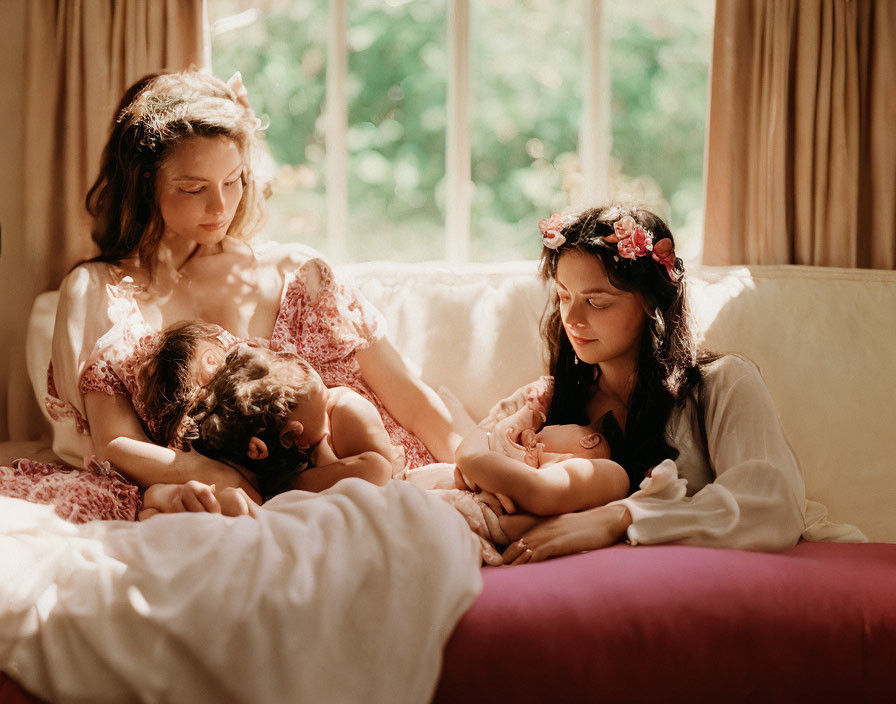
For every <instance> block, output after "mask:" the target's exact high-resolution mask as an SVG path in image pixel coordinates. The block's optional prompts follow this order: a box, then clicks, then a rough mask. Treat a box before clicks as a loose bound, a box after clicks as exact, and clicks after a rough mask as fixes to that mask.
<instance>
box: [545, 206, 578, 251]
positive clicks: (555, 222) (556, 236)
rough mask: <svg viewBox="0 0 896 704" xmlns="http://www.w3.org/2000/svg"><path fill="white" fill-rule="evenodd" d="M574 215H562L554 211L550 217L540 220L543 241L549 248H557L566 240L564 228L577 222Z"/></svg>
mask: <svg viewBox="0 0 896 704" xmlns="http://www.w3.org/2000/svg"><path fill="white" fill-rule="evenodd" d="M575 219H576V218H575V216H574V215H560V213H554V214H553V215H551V217H549V218H545V219H544V220H539V221H538V229H539V230H541V235H542V237H541V242H542V244H544V246H545V247H547V248H548V249H557V248H558V247H560V246H561V245H563V244H564V243H565V242H566V237H565V236H564V235H563V229H564V228H566V227H567V226H569V225H571V224H572V223H573V222H575Z"/></svg>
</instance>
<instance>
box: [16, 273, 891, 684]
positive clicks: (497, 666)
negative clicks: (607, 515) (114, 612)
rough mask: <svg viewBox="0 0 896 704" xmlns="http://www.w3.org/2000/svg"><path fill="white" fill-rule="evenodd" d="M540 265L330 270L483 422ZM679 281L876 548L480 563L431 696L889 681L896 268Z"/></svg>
mask: <svg viewBox="0 0 896 704" xmlns="http://www.w3.org/2000/svg"><path fill="white" fill-rule="evenodd" d="M535 268H536V265H535V263H534V262H511V263H505V264H500V265H457V266H453V265H447V264H441V263H438V264H431V263H423V264H411V265H408V264H398V263H384V262H376V263H365V264H353V265H346V266H342V267H340V268H339V272H340V273H341V275H343V276H345V277H351V278H352V279H354V281H355V282H356V284H357V285H358V286H359V287H360V289H361V290H362V291H363V292H364V293H365V294H366V296H367V297H368V298H369V299H370V300H371V301H372V302H373V303H374V304H375V305H376V306H377V307H378V308H379V309H380V310H381V311H382V313H383V315H384V316H385V318H386V321H387V323H388V328H389V335H390V337H391V339H392V341H393V342H394V343H395V345H396V346H397V347H398V349H400V350H401V351H402V352H403V353H404V355H405V356H406V358H407V359H408V360H409V361H410V362H411V363H412V364H413V365H415V366H416V367H417V368H418V370H419V372H420V373H421V374H422V377H423V378H424V379H425V380H426V381H427V382H428V383H429V384H431V385H432V386H433V387H436V388H438V387H439V386H442V385H444V386H447V387H448V388H449V389H450V390H452V391H453V392H454V393H455V394H456V395H457V396H458V397H459V398H460V399H461V401H462V402H463V403H464V405H465V406H466V408H467V410H468V411H469V412H470V414H471V415H472V416H473V417H474V418H480V417H482V416H484V415H485V414H486V413H487V411H488V409H489V408H490V407H491V405H492V404H493V403H494V402H495V401H497V400H498V399H500V398H502V397H504V396H506V395H508V394H510V393H511V392H512V391H513V390H514V389H516V388H517V387H519V386H520V385H522V384H524V383H526V382H528V381H531V380H533V379H535V378H537V377H538V376H539V375H540V374H542V373H544V368H543V362H542V349H541V343H540V339H539V335H538V322H539V318H540V315H541V312H542V310H543V307H544V302H545V297H546V294H547V290H546V287H545V285H544V284H543V283H542V282H540V281H539V280H538V279H537V277H536V275H535ZM689 277H690V296H691V303H692V310H693V313H694V316H695V318H696V321H697V323H698V326H699V328H700V329H701V330H702V331H703V332H704V333H705V341H706V345H707V346H708V347H710V348H712V349H714V350H716V351H720V352H726V351H737V352H740V353H742V354H745V355H746V356H748V357H750V358H751V359H753V360H754V361H755V362H756V363H757V364H758V365H759V367H760V369H761V370H762V373H763V375H764V377H765V380H766V383H767V384H768V387H769V389H770V391H771V394H772V397H773V398H774V401H775V403H776V405H777V408H778V411H779V414H780V417H781V420H782V422H783V425H784V427H785V430H786V432H787V435H788V437H789V439H790V442H791V444H792V445H793V448H794V450H795V452H796V454H797V456H798V457H799V459H800V463H801V466H802V469H803V472H804V475H805V480H806V485H807V495H808V496H809V498H811V499H815V500H817V501H820V502H822V503H824V504H825V505H826V506H827V507H828V509H829V517H830V518H831V520H833V521H837V522H845V523H852V524H854V525H856V526H858V527H859V528H860V529H861V530H862V531H863V532H864V533H865V534H866V535H867V536H868V538H869V540H870V541H871V542H872V543H879V544H878V545H836V544H819V545H813V544H801V545H798V546H797V547H796V548H795V549H794V550H792V551H790V552H789V553H785V554H783V555H759V554H753V553H740V552H737V551H732V550H709V549H705V548H688V547H683V546H657V547H645V546H638V547H629V546H624V545H620V546H617V547H615V548H611V549H609V550H604V551H598V552H597V553H590V554H587V555H578V556H571V557H568V558H562V559H560V560H554V561H550V562H547V563H544V564H541V565H531V566H528V567H524V568H513V569H509V568H508V569H504V568H485V569H484V571H483V575H484V582H485V589H484V591H483V593H482V595H481V596H480V598H479V600H478V601H477V602H476V603H475V604H474V606H473V607H472V608H471V610H470V611H469V612H468V613H467V615H466V616H465V617H464V618H463V619H462V620H461V622H460V624H459V626H458V628H457V630H456V631H455V634H454V636H453V638H452V639H451V641H450V642H449V644H448V648H447V650H446V662H445V668H444V671H443V676H442V681H441V683H440V687H439V690H438V693H437V695H436V700H437V701H457V700H464V701H493V700H494V697H495V696H497V695H501V696H502V697H504V698H506V697H513V698H514V700H515V701H544V700H557V701H561V700H576V699H580V698H588V699H591V698H597V697H599V696H602V697H604V698H606V700H608V701H618V700H621V699H631V700H643V698H644V697H654V698H657V697H659V699H660V700H663V701H721V700H725V701H787V700H789V701H794V700H808V699H812V700H813V701H836V700H838V699H839V700H842V701H846V700H847V699H849V700H855V701H860V700H865V701H876V700H877V697H878V695H881V693H882V692H884V691H886V688H888V687H889V686H890V685H889V674H887V673H889V671H890V669H891V666H892V658H893V653H894V652H896V592H894V590H893V589H892V584H894V583H896V546H892V545H882V544H880V543H896V471H894V470H896V467H894V464H896V460H894V458H896V429H894V427H893V423H892V421H891V418H892V405H893V398H894V396H896V393H894V392H896V353H894V350H896V272H880V271H859V270H845V269H822V268H810V267H795V266H787V267H749V268H747V267H732V268H713V267H703V268H699V267H694V268H692V269H691V270H690V272H689ZM54 310H55V294H54V293H47V294H43V295H42V296H41V297H39V298H38V299H37V301H36V302H35V304H34V310H33V313H32V318H31V326H30V330H29V335H28V365H29V374H30V376H31V379H32V382H33V385H34V388H35V391H36V394H37V396H38V398H41V397H42V396H43V393H44V392H45V372H46V365H47V356H48V349H49V342H50V337H51V333H52V323H53V314H54ZM887 585H889V586H887ZM812 609H815V610H814V611H813V610H812ZM819 609H820V611H819ZM813 614H816V615H813ZM817 614H821V615H817ZM673 617H674V618H673ZM670 618H671V619H673V620H671V621H670V620H669V619H670ZM583 624H584V625H583ZM602 629H603V630H602ZM607 629H609V630H607ZM626 629H628V630H626ZM605 631H606V632H605ZM648 636H649V637H648ZM835 654H836V662H835ZM726 655H728V656H730V657H726ZM735 656H736V657H735ZM645 663H650V665H649V666H648V665H645ZM596 664H600V666H599V667H597V669H596V670H595V669H594V667H595V666H596ZM645 668H646V669H645Z"/></svg>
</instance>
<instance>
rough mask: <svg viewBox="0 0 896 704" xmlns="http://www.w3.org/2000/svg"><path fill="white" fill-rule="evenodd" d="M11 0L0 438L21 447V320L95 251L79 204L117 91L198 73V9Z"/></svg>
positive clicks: (29, 433)
mask: <svg viewBox="0 0 896 704" xmlns="http://www.w3.org/2000/svg"><path fill="white" fill-rule="evenodd" d="M23 1H24V2H25V6H24V9H23V10H21V12H22V13H23V14H24V18H23V21H24V42H22V41H21V39H19V38H16V37H8V38H7V39H8V40H9V39H12V40H18V41H19V43H24V67H23V68H24V76H23V79H24V80H23V81H20V82H19V85H18V88H19V90H18V94H19V95H20V103H21V110H20V114H21V116H22V127H21V135H22V137H23V141H24V148H23V153H22V159H21V162H22V165H21V171H20V174H21V180H20V183H21V184H22V185H21V189H22V192H21V199H22V200H21V211H22V215H21V221H22V222H21V227H20V228H17V230H16V231H13V232H11V231H10V228H9V227H8V226H6V227H4V230H3V239H4V247H5V252H4V255H3V256H4V259H7V255H6V252H10V251H11V252H12V254H13V256H15V257H16V258H17V260H18V261H17V262H15V266H13V265H12V262H9V260H7V264H8V267H9V268H10V269H14V274H13V280H6V281H4V282H3V288H4V294H7V296H5V297H7V303H8V302H9V298H13V300H14V302H15V303H16V305H13V306H10V305H6V306H3V309H2V310H0V316H2V323H3V325H2V328H3V330H4V331H5V333H6V344H7V345H8V347H7V354H6V355H5V356H6V357H8V359H7V360H3V359H2V358H0V361H6V363H7V365H8V366H7V367H6V368H2V369H0V376H5V377H6V378H5V379H3V378H0V383H3V387H2V388H4V389H6V394H5V401H6V403H5V404H0V440H7V439H13V440H21V439H28V438H30V437H33V436H34V434H35V428H40V427H41V424H40V417H39V416H38V415H37V406H36V404H35V403H34V402H33V399H32V397H31V392H30V387H29V386H28V382H27V378H23V377H24V340H23V338H24V334H25V327H26V323H27V316H28V311H29V309H30V305H31V301H32V300H33V298H34V296H35V295H37V294H38V293H40V292H41V291H44V290H47V289H53V288H56V287H58V285H59V283H60V281H61V280H62V278H63V277H64V276H65V274H66V273H67V272H68V270H69V269H70V268H71V267H72V265H73V264H75V263H76V262H77V261H79V260H80V259H84V258H87V257H90V256H92V255H93V254H94V253H95V250H94V248H93V244H92V242H91V241H90V237H89V232H88V226H89V223H88V222H87V216H86V212H85V210H84V197H85V195H86V194H87V190H88V189H89V187H90V185H91V183H92V182H93V179H94V178H95V177H96V175H97V169H98V167H99V159H100V153H101V152H102V148H103V145H104V142H105V139H106V137H107V136H108V131H109V125H110V124H111V122H112V119H113V117H114V116H113V112H114V110H115V107H116V106H117V104H118V102H119V99H120V97H121V95H122V93H123V92H124V90H125V89H126V88H127V87H128V86H129V85H131V84H132V83H133V82H134V81H136V80H137V79H138V78H140V77H142V76H144V75H146V74H147V73H150V72H157V71H161V70H180V69H183V68H187V67H189V66H191V65H195V66H203V65H205V63H206V57H207V55H208V52H207V50H206V48H205V44H204V42H205V28H204V15H205V7H204V0H55V1H53V0H33V1H30V0H23ZM19 7H21V6H19ZM6 12H7V10H6V8H4V14H6ZM6 31H10V30H6ZM20 31H21V29H20ZM3 405H5V406H6V407H5V408H3V407H2V406H3Z"/></svg>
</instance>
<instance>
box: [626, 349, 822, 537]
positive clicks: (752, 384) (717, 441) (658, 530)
mask: <svg viewBox="0 0 896 704" xmlns="http://www.w3.org/2000/svg"><path fill="white" fill-rule="evenodd" d="M703 384H704V389H703V393H702V394H701V401H702V403H703V407H704V418H705V428H706V440H707V445H708V448H709V456H710V459H711V467H712V469H713V470H714V472H715V478H714V480H713V481H712V482H711V483H709V484H707V485H706V486H703V487H702V488H699V487H698V488H699V491H697V492H696V493H695V494H694V495H693V496H684V491H683V489H680V490H679V492H678V493H676V491H674V490H671V491H669V492H668V494H667V493H662V494H660V495H649V494H648V492H638V493H636V494H633V495H632V496H630V497H629V498H627V499H625V500H624V501H623V502H622V503H623V504H625V505H626V507H627V508H628V509H629V512H630V513H631V515H632V519H633V523H632V527H631V528H630V529H629V531H628V538H629V540H630V541H631V542H633V543H644V544H656V543H669V542H678V543H681V544H685V545H701V546H707V547H722V548H736V549H739V550H762V551H780V550H786V549H788V548H790V547H793V545H795V544H796V542H797V541H798V540H799V539H800V535H801V534H802V532H803V530H804V529H805V518H804V514H803V512H804V510H805V505H806V489H805V484H804V483H803V478H802V475H801V473H800V469H799V465H798V464H797V461H796V458H795V457H794V455H793V451H792V450H791V449H790V445H789V444H788V442H787V438H786V436H785V434H784V429H783V428H782V427H781V423H780V421H779V420H778V414H777V411H776V410H775V406H774V403H773V402H772V398H771V395H770V394H769V392H768V389H767V388H766V386H765V382H764V381H763V380H762V376H761V375H760V373H759V370H758V369H757V368H756V365H754V364H753V363H752V362H750V361H748V360H745V359H743V358H740V357H737V356H733V355H729V356H726V357H723V358H722V359H720V360H718V361H716V362H713V363H712V364H711V365H708V366H707V368H706V370H705V371H704V381H703ZM692 420H693V419H692V418H690V417H689V416H688V415H687V414H686V415H685V416H684V417H683V419H682V420H681V421H680V423H679V425H678V427H676V428H673V435H674V437H675V440H676V443H677V444H678V445H679V446H681V447H682V448H684V447H686V446H687V445H691V446H694V447H700V444H701V441H700V439H699V430H698V427H697V426H698V424H697V422H696V421H695V420H693V422H692ZM692 456H693V455H692ZM681 461H688V460H687V458H686V457H685V456H682V457H681V458H679V462H681ZM692 461H693V460H692Z"/></svg>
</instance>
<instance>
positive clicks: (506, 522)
mask: <svg viewBox="0 0 896 704" xmlns="http://www.w3.org/2000/svg"><path fill="white" fill-rule="evenodd" d="M543 520H544V518H543V517H541V516H533V515H531V514H529V513H511V514H506V515H504V516H498V523H499V524H500V525H501V530H503V531H504V533H505V534H506V535H507V537H508V538H510V542H513V541H514V540H519V539H520V538H521V537H522V536H523V534H524V533H526V532H527V531H529V530H530V529H532V528H534V527H535V526H536V525H537V524H539V523H541V521H543Z"/></svg>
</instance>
